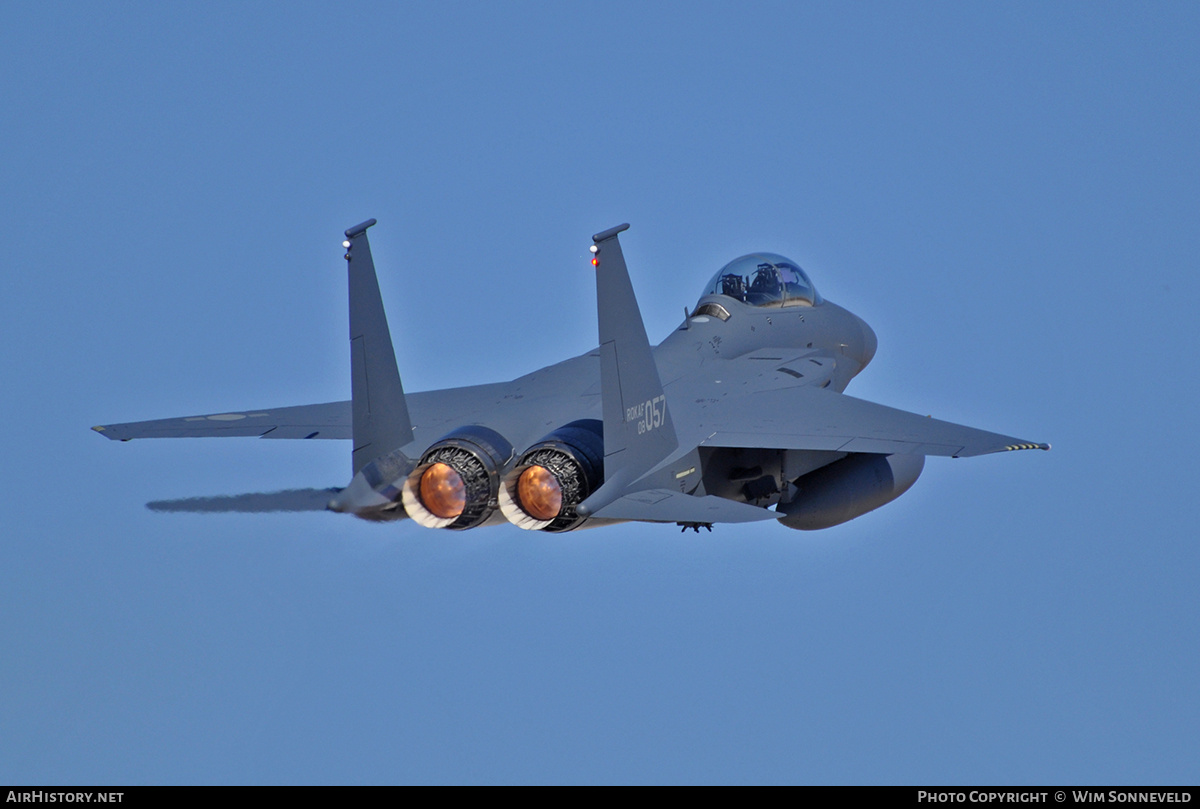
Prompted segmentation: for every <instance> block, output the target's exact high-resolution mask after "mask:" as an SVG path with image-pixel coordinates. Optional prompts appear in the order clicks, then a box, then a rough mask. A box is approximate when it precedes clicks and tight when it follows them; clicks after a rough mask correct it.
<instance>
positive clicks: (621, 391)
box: [578, 225, 679, 516]
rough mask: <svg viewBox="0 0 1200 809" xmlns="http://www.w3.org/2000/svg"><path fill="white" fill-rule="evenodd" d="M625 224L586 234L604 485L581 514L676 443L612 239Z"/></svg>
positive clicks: (621, 256) (630, 286) (619, 254)
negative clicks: (592, 279)
mask: <svg viewBox="0 0 1200 809" xmlns="http://www.w3.org/2000/svg"><path fill="white" fill-rule="evenodd" d="M628 227H629V225H618V226H617V227H615V228H610V229H608V230H606V231H604V232H603V233H597V234H596V235H595V236H593V237H592V241H594V242H595V246H594V247H593V248H592V253H593V255H594V256H595V258H593V259H592V263H593V264H594V265H595V267H596V313H597V316H598V319H599V326H600V402H601V409H602V411H603V414H604V478H605V485H603V486H601V488H600V489H598V490H597V491H596V493H595V494H593V495H592V496H591V497H589V498H588V499H587V500H586V501H584V503H583V504H581V506H580V508H579V509H578V510H579V513H580V514H583V515H585V516H586V514H588V513H595V512H596V510H598V509H599V508H602V507H603V506H604V505H607V504H608V503H610V502H612V501H613V500H615V499H616V498H617V497H619V496H620V489H621V488H623V487H624V486H625V485H626V484H628V483H631V482H632V481H633V479H634V478H636V477H637V476H638V475H641V474H642V473H644V472H646V471H648V470H649V469H650V467H652V466H653V465H654V464H656V463H658V462H659V461H661V460H662V459H663V458H665V457H667V455H669V454H670V453H671V452H672V451H673V450H674V449H675V448H676V447H678V446H679V439H678V437H677V436H676V435H675V425H674V424H673V423H672V421H671V412H670V410H668V409H667V397H666V394H664V393H663V386H662V380H661V379H659V376H658V366H657V365H656V364H655V363H654V354H653V352H652V351H651V350H650V341H649V340H648V339H647V338H646V326H645V324H644V323H643V322H642V313H641V310H640V309H639V308H638V302H637V297H636V296H635V295H634V294H633V284H632V283H630V281H629V269H628V268H627V267H626V266H625V256H624V254H623V253H622V252H621V243H620V242H619V241H618V240H617V235H618V234H620V233H621V232H623V231H624V230H626V229H627V228H628ZM609 483H611V484H612V485H607V484H609ZM584 506H586V508H585V507H584Z"/></svg>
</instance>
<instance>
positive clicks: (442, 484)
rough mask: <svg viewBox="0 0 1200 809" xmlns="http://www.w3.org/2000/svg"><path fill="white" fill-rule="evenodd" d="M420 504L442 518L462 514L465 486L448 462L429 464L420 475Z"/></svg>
mask: <svg viewBox="0 0 1200 809" xmlns="http://www.w3.org/2000/svg"><path fill="white" fill-rule="evenodd" d="M421 504H422V505H424V506H425V508H427V509H429V513H430V514H432V515H434V516H435V517H439V518H441V519H443V520H448V519H451V518H452V517H457V516H458V515H459V514H462V512H463V509H464V508H466V505H467V487H466V485H465V484H464V483H463V479H462V476H461V475H460V474H458V472H455V471H454V469H453V468H452V467H451V466H449V465H448V464H444V463H435V464H433V465H432V466H430V467H429V468H428V469H426V470H425V473H424V474H423V475H421Z"/></svg>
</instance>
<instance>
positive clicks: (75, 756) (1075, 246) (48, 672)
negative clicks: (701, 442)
mask: <svg viewBox="0 0 1200 809" xmlns="http://www.w3.org/2000/svg"><path fill="white" fill-rule="evenodd" d="M6 20H7V23H6V25H5V26H4V27H3V28H2V29H0V68H2V69H0V102H2V106H0V109H2V112H0V142H2V143H3V145H4V157H3V159H2V160H0V201H2V202H3V212H4V215H3V216H2V217H0V234H2V236H3V239H2V240H0V245H2V246H0V249H2V250H3V255H4V272H3V273H2V274H0V337H2V338H3V345H4V349H3V351H2V352H0V370H2V372H3V379H5V380H6V383H5V385H4V394H3V395H2V396H0V414H2V415H3V417H4V421H5V423H6V424H7V425H8V426H9V430H8V437H7V441H6V444H5V450H4V452H3V453H2V454H0V458H2V459H0V484H2V485H3V489H4V491H5V492H6V493H7V499H8V502H9V507H8V508H7V509H6V511H5V515H4V517H3V520H2V521H0V525H3V529H2V532H0V533H2V534H3V541H2V542H0V649H3V654H0V782H30V783H72V782H75V783H96V782H99V783H107V782H118V783H126V782H131V783H176V782H185V783H209V782H216V783H229V782H234V783H241V782H268V783H274V782H318V783H325V782H353V783H362V782H366V783H374V782H387V783H390V782H427V781H437V782H441V781H449V782H530V781H534V782H559V781H566V782H577V781H583V782H660V781H667V782H674V781H703V782H708V781H717V782H838V783H840V782H884V783H893V782H899V783H931V782H946V783H973V782H974V783H1023V782H1035V783H1036V782H1045V783H1072V782H1075V783H1081V782H1116V783H1126V782H1128V783H1166V782H1172V783H1195V782H1196V781H1197V780H1198V778H1200V768H1198V766H1197V762H1198V761H1200V756H1198V755H1197V750H1198V748H1200V730H1198V728H1200V696H1198V694H1200V692H1198V691H1197V688H1196V683H1197V682H1198V681H1200V643H1198V640H1200V638H1198V634H1200V632H1198V630H1200V618H1198V610H1197V596H1196V581H1197V572H1198V562H1200V550H1198V548H1197V530H1196V525H1197V523H1198V518H1200V513H1198V511H1200V509H1198V508H1197V496H1196V489H1197V484H1198V483H1200V473H1198V472H1197V450H1198V449H1200V440H1198V438H1197V429H1196V426H1195V415H1196V413H1197V410H1198V405H1200V392H1198V387H1197V383H1196V364H1197V363H1196V359H1195V352H1194V349H1193V347H1192V343H1193V342H1194V341H1195V338H1196V333H1197V327H1196V323H1195V312H1196V311H1197V308H1198V306H1200V283H1198V282H1197V280H1196V279H1197V270H1200V267H1198V266H1197V259H1196V256H1197V248H1198V243H1200V239H1198V238H1197V237H1198V236H1200V204H1198V203H1200V190H1198V189H1200V150H1198V149H1197V146H1196V144H1197V143H1200V114H1198V113H1197V108H1196V99H1197V98H1198V97H1200V57H1198V56H1197V52H1196V49H1195V42H1196V41H1197V37H1198V35H1200V11H1198V9H1197V6H1196V5H1195V4H1191V3H1167V2H1163V3H1154V4H1150V5H1148V6H1145V7H1135V6H1133V5H1131V4H1121V3H1003V4H999V3H997V4H980V3H976V4H932V3H931V4H910V3H903V4H902V3H865V4H864V3H855V4H850V3H841V4H808V5H805V4H796V3H751V4H749V5H748V6H746V5H745V4H738V6H737V7H736V8H735V7H734V6H733V5H732V4H715V3H702V4H694V3H689V4H633V3H574V4H545V5H543V4H533V3H516V4H503V5H502V4H486V3H456V4H442V5H431V4H411V5H410V4H393V3H384V4H359V3H347V4H336V5H332V4H331V5H321V4H252V5H247V4H233V3H225V4H222V3H212V4H201V5H196V6H179V5H166V6H164V5H161V4H148V3H147V4H124V5H122V6H121V8H119V9H115V8H114V7H112V5H111V4H88V3H70V4H65V5H59V6H52V7H45V8H42V7H38V8H34V7H33V6H27V7H16V6H14V7H11V8H9V9H8V10H7V11H6ZM368 217H376V218H377V219H378V220H379V225H378V226H377V227H376V228H375V229H373V230H372V231H371V234H372V236H371V237H372V246H373V248H374V253H375V258H376V264H377V266H378V267H379V270H380V276H381V279H380V283H381V286H382V290H383V295H384V299H385V303H386V305H387V307H388V311H389V315H390V318H391V325H392V333H393V336H394V337H395V339H396V344H397V345H396V350H397V356H398V361H399V364H400V369H401V373H402V374H403V376H404V380H405V385H406V387H407V388H408V389H410V390H423V389H429V388H436V387H444V386H451V385H460V384H470V383H476V382H484V381H499V380H504V379H509V378H512V377H514V376H517V375H520V374H522V373H526V372H528V371H531V370H534V369H536V368H538V367H540V366H542V365H545V364H547V363H549V362H553V361H556V360H558V359H562V358H564V357H566V356H570V355H573V354H577V353H580V352H583V351H586V350H588V349H590V348H591V347H592V346H593V344H594V340H595V334H596V321H595V311H594V301H595V291H594V287H593V280H592V276H591V274H590V268H589V266H588V265H587V255H588V254H587V247H588V244H589V243H590V239H589V237H590V235H591V234H592V233H594V232H596V231H598V230H600V229H603V228H605V227H608V226H610V225H613V224H616V223H618V222H622V221H629V222H631V223H632V225H633V227H632V229H631V230H630V231H629V232H628V233H627V234H625V236H624V237H623V244H624V247H625V252H626V256H627V258H628V260H629V264H630V268H631V275H632V278H633V282H634V287H635V289H636V290H637V293H638V295H639V299H640V301H641V307H642V312H643V315H644V317H645V320H646V326H647V331H648V333H649V334H650V337H651V339H652V341H655V342H657V341H658V340H660V339H662V338H663V337H664V336H665V335H666V334H668V333H669V332H670V330H671V329H672V328H674V327H675V326H676V325H677V324H678V321H679V318H680V316H681V310H682V308H683V307H684V306H686V305H690V304H692V303H694V301H695V299H696V297H698V295H699V293H700V291H701V288H702V286H703V284H704V283H705V281H706V280H707V279H708V278H709V277H710V276H711V275H712V273H713V272H714V271H715V270H716V268H717V267H719V266H720V265H722V264H723V263H725V262H726V261H728V260H729V259H731V258H733V257H735V256H738V255H741V254H743V253H746V252H750V251H752V250H768V251H772V252H778V253H782V254H784V255H787V256H790V257H791V258H793V259H795V260H796V261H798V262H800V264H801V265H802V266H804V267H805V268H806V270H807V271H808V272H809V274H810V275H811V276H812V277H813V279H814V281H815V283H816V285H817V287H818V289H819V290H820V291H821V293H822V294H823V295H824V296H825V297H827V298H829V299H830V300H833V301H836V302H838V303H840V304H842V305H843V306H846V307H847V308H849V309H850V310H851V311H853V312H855V313H857V314H859V315H860V316H862V317H863V318H864V319H866V320H867V322H869V323H870V324H871V325H872V326H873V328H874V329H875V331H876V333H877V334H878V336H879V352H878V354H877V356H876V358H875V360H874V362H873V363H872V365H871V366H870V367H869V368H868V369H867V370H866V371H865V372H864V373H863V375H862V376H861V377H860V378H859V379H857V380H856V381H855V382H854V383H852V385H851V387H850V389H849V392H850V393H853V394H855V395H858V396H861V397H864V398H868V399H873V400H875V401H881V402H884V403H886V404H891V405H894V406H898V407H903V408H906V409H910V410H914V411H919V412H922V413H932V414H934V415H936V416H938V417H940V418H945V419H948V420H952V421H959V422H962V423H966V424H971V425H973V426H978V427H982V428H985V429H991V430H996V431H999V432H1003V433H1007V434H1012V435H1017V436H1020V437H1022V438H1028V439H1030V440H1034V441H1050V442H1052V443H1053V444H1054V447H1055V448H1054V451H1053V452H1050V453H1017V454H1013V455H1004V456H988V457H983V458H975V459H962V460H950V459H940V458H937V459H931V460H930V462H929V463H928V464H927V466H926V471H925V473H924V474H923V476H922V479H921V480H920V481H918V483H917V484H916V486H914V488H913V489H912V490H911V491H910V492H909V493H908V494H907V495H905V496H904V497H902V498H900V499H899V500H897V501H896V502H895V503H892V504H891V505H889V506H886V507H885V508H883V509H881V510H879V511H876V512H873V513H872V514H869V515H867V516H864V517H862V518H860V519H858V520H855V521H853V522H851V523H848V524H846V525H843V526H840V527H837V528H833V529H830V530H827V531H823V532H818V533H803V532H794V531H790V530H788V529H786V528H784V527H782V526H780V525H777V524H775V523H771V524H767V525H761V524H760V525H754V526H749V527H730V526H718V528H717V529H716V530H715V531H714V532H713V533H712V534H702V535H700V536H696V535H692V534H688V535H681V534H680V533H678V530H677V529H675V528H673V527H669V526H662V527H659V526H622V527H617V528H612V529H607V530H596V531H583V532H576V533H572V534H568V535H563V536H543V535H540V534H531V533H528V532H522V531H519V530H517V529H515V528H513V529H509V528H507V527H503V528H494V529H488V530H478V531H469V532H462V533H447V532H435V531H427V530H422V529H419V528H417V527H415V526H413V525H411V524H401V525H395V524H392V525H375V524H367V523H363V522H361V521H357V520H353V519H350V518H346V517H341V516H338V515H332V514H301V515H179V514H159V513H152V512H150V511H148V510H146V509H145V508H144V503H146V502H147V501H149V500H154V499H163V498H176V497H186V496H193V495H208V494H223V493H237V492H248V491H270V490H275V489H284V488H292V487H308V486H337V485H343V484H344V483H345V482H346V481H347V479H348V477H349V463H350V461H349V447H348V446H347V445H345V444H343V443H342V442H304V443H298V442H297V443H293V442H282V441H280V442H269V441H254V440H229V441H203V440H200V441H175V442H171V441H162V442H154V441H148V442H132V443H129V444H112V443H110V442H107V441H104V440H103V439H101V438H99V437H97V436H96V435H94V434H92V433H90V432H89V430H88V428H89V427H90V426H91V425H93V424H97V423H104V422H115V421H128V420H136V419H143V418H160V417H167V416H174V415H185V414H190V413H196V412H213V411H220V410H226V409H241V408H252V407H271V406H280V405H287V404H302V403H307V402H317V401H329V400H334V399H341V398H346V397H347V396H348V391H349V382H348V378H349V362H348V352H347V344H346V304H345V281H344V271H345V268H344V262H343V261H342V260H341V250H340V247H339V242H340V239H341V231H342V230H343V229H344V228H345V227H347V226H349V225H351V224H354V223H356V222H358V221H361V220H363V219H366V218H368Z"/></svg>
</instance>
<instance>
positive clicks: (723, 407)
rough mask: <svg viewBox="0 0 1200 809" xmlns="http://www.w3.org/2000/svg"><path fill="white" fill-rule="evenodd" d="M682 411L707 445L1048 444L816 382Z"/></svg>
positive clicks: (927, 447) (900, 450)
mask: <svg viewBox="0 0 1200 809" xmlns="http://www.w3.org/2000/svg"><path fill="white" fill-rule="evenodd" d="M688 410H689V411H690V412H689V416H690V418H687V419H685V418H683V417H682V416H681V415H680V414H678V413H677V416H676V423H677V424H681V423H684V424H686V423H689V422H690V423H691V424H694V425H695V426H694V428H693V429H692V430H690V431H689V432H691V436H689V437H691V438H693V439H694V442H693V443H694V444H696V445H698V446H709V447H747V448H771V449H812V450H833V451H837V452H874V453H882V454H889V455H893V454H907V453H916V454H921V455H948V456H952V457H956V458H958V457H967V456H971V455H986V454H987V453H990V452H1005V451H1012V450H1021V449H1049V448H1050V445H1049V444H1037V443H1034V442H1031V441H1025V440H1022V439H1020V438H1014V437H1012V436H1008V435H1001V434H999V433H992V432H988V431H986V430H977V429H975V428H973V427H964V426H963V425H961V424H953V423H951V422H948V421H940V420H939V419H935V418H931V417H928V416H920V415H917V414H916V413H909V412H907V411H904V410H897V409H896V408H894V407H887V406H885V405H880V404H875V403H874V402H868V401H865V400H863V399H856V398H854V397H853V396H847V395H846V394H844V393H835V392H833V391H830V390H824V389H820V388H811V387H798V388H787V389H779V390H764V391H758V392H755V393H748V394H743V395H729V396H725V397H722V398H719V399H716V400H715V401H714V400H701V401H700V402H699V403H697V404H694V405H693V406H692V407H690V408H688Z"/></svg>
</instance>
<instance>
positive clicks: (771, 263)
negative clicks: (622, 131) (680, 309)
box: [704, 253, 821, 306]
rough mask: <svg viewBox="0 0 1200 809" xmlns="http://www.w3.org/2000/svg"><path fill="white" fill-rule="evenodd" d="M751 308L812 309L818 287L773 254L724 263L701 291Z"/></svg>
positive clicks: (796, 267) (797, 268) (817, 298)
mask: <svg viewBox="0 0 1200 809" xmlns="http://www.w3.org/2000/svg"><path fill="white" fill-rule="evenodd" d="M704 294H705V295H725V296H727V297H730V298H733V299H735V300H739V301H741V302H742V303H748V304H750V305H751V306H815V305H817V304H819V303H820V302H821V296H820V295H818V294H817V288H816V287H814V286H813V283H812V281H810V280H809V278H808V275H806V274H805V272H804V270H802V269H800V265H799V264H797V263H796V262H794V261H792V260H791V259H789V258H784V257H783V256H781V255H778V254H776V253H751V254H750V255H747V256H742V257H741V258H735V259H734V260H733V261H731V262H729V263H728V264H726V265H725V266H724V267H722V268H721V269H720V270H718V271H717V274H716V275H714V276H713V279H712V280H711V281H710V282H709V283H708V286H706V287H705V288H704Z"/></svg>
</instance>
